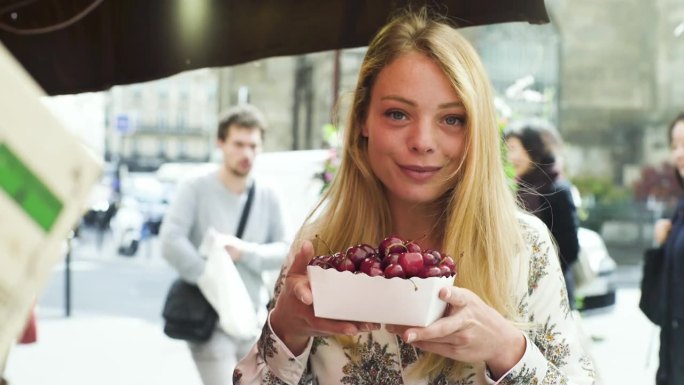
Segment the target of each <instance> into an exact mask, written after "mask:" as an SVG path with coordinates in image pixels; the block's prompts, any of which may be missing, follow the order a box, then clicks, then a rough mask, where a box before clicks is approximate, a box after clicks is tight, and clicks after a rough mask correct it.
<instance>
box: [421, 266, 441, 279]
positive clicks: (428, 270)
mask: <svg viewBox="0 0 684 385" xmlns="http://www.w3.org/2000/svg"><path fill="white" fill-rule="evenodd" d="M442 274H443V273H442V269H440V268H439V267H438V266H425V268H424V269H423V270H421V271H420V275H419V277H420V278H430V277H441V276H442Z"/></svg>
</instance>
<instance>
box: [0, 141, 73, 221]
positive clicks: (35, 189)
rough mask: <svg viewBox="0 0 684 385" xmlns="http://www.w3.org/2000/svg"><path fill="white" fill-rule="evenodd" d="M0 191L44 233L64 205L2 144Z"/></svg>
mask: <svg viewBox="0 0 684 385" xmlns="http://www.w3.org/2000/svg"><path fill="white" fill-rule="evenodd" d="M0 190H2V191H4V192H5V193H7V195H9V196H10V198H12V199H13V200H14V201H15V202H16V203H17V204H18V205H19V207H21V208H22V209H23V210H24V213H26V215H28V216H29V217H31V219H33V220H34V221H35V222H36V223H37V224H38V226H40V227H41V228H42V229H43V230H45V231H46V232H48V231H50V229H51V228H52V226H53V225H54V224H55V221H56V220H57V217H58V216H59V213H60V212H61V211H62V208H63V206H64V205H63V204H62V202H61V201H60V200H59V199H58V198H57V197H56V196H55V194H53V193H52V191H50V189H49V188H48V187H47V186H45V184H43V182H42V181H41V180H40V179H38V177H36V176H35V174H33V172H32V171H31V170H30V169H29V168H28V167H26V165H25V164H24V163H23V162H22V161H21V159H19V158H18V157H17V156H16V155H15V154H14V153H13V152H12V151H11V150H10V148H9V147H7V145H5V144H4V143H0Z"/></svg>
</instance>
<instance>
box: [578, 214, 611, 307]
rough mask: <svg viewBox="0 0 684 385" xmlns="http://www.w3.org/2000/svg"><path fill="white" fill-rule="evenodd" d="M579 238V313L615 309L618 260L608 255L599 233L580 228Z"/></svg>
mask: <svg viewBox="0 0 684 385" xmlns="http://www.w3.org/2000/svg"><path fill="white" fill-rule="evenodd" d="M577 237H578V238H579V244H580V252H579V256H578V260H577V263H575V265H574V266H573V273H574V276H575V303H576V305H577V310H580V311H582V310H590V309H598V308H604V307H607V306H611V305H614V304H615V284H614V282H613V279H612V277H613V274H614V272H615V269H616V267H617V264H616V263H615V260H613V258H611V256H610V254H608V249H607V248H606V245H605V243H604V242H603V238H601V236H600V235H599V234H598V233H597V232H595V231H593V230H589V229H587V228H584V227H580V228H579V231H578V232H577Z"/></svg>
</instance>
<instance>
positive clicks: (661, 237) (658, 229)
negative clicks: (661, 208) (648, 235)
mask: <svg viewBox="0 0 684 385" xmlns="http://www.w3.org/2000/svg"><path fill="white" fill-rule="evenodd" d="M670 229H672V221H670V220H669V219H658V220H657V221H656V223H655V227H654V229H653V238H655V241H656V243H657V244H659V245H662V244H663V243H665V241H666V240H667V236H668V235H670Z"/></svg>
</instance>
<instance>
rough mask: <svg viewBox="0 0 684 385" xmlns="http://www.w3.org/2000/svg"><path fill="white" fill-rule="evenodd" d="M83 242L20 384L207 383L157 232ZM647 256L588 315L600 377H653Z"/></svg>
mask: <svg viewBox="0 0 684 385" xmlns="http://www.w3.org/2000/svg"><path fill="white" fill-rule="evenodd" d="M94 236H95V234H94V233H92V232H85V233H83V234H82V239H81V240H78V241H76V242H75V243H74V247H73V252H72V263H71V272H72V277H71V285H72V302H71V307H72V313H71V316H70V317H68V318H67V317H65V292H64V290H65V285H64V284H65V271H64V264H63V263H62V264H59V265H58V266H56V267H55V270H54V272H53V277H52V279H51V280H50V282H49V283H48V284H47V286H46V288H45V290H44V292H43V295H42V296H41V297H40V300H39V306H38V308H37V311H38V317H39V322H38V342H37V343H35V344H32V345H18V346H15V348H14V349H13V351H12V353H11V354H10V359H9V362H8V367H7V373H6V375H7V378H8V379H9V381H10V383H12V384H21V385H44V384H48V383H49V384H69V385H79V384H92V383H96V384H98V385H115V384H116V385H119V384H127V385H133V384H140V385H142V384H165V385H175V384H178V385H181V384H183V385H201V383H200V380H199V377H198V375H197V372H196V370H195V367H194V364H193V363H192V360H191V358H190V355H189V353H188V351H187V348H186V347H185V344H184V343H183V342H180V341H175V340H171V339H169V338H167V337H166V336H165V335H164V334H163V333H162V323H161V317H160V313H161V306H162V301H163V298H164V295H165V293H166V290H167V288H168V285H169V284H170V283H171V281H172V279H173V278H174V276H175V275H174V272H173V271H172V270H171V268H170V267H169V266H167V265H166V263H165V261H163V260H162V259H161V257H160V256H159V245H158V240H157V239H156V238H151V239H148V240H146V241H144V242H143V243H142V244H141V247H140V250H139V251H138V254H137V255H136V256H134V257H123V256H118V255H116V254H115V252H114V246H113V245H112V244H111V240H110V239H109V238H108V237H107V236H105V238H104V242H103V245H102V249H101V251H99V252H98V250H97V248H96V246H95V242H94V241H93V240H94V239H95V238H94ZM639 275H640V270H639V267H638V266H629V267H620V268H619V269H618V274H617V277H616V282H617V284H618V287H619V290H618V294H617V304H616V306H614V307H613V308H610V309H607V310H600V311H595V312H592V313H585V314H584V315H583V317H582V319H581V321H580V325H581V327H582V328H583V330H584V332H585V334H586V336H587V341H586V343H587V345H588V346H590V352H591V355H592V356H593V358H594V360H595V362H596V365H597V368H598V371H599V375H600V379H601V382H600V383H601V384H604V385H618V384H640V385H641V384H644V385H650V384H653V383H654V382H653V377H654V373H655V370H656V368H657V365H658V362H657V350H658V334H657V333H658V331H657V328H656V327H654V326H653V325H651V324H650V323H649V321H648V320H647V319H646V318H645V317H644V316H643V315H642V314H641V313H640V311H639V309H638V307H637V303H638V300H639V290H638V285H637V284H638V280H639Z"/></svg>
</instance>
